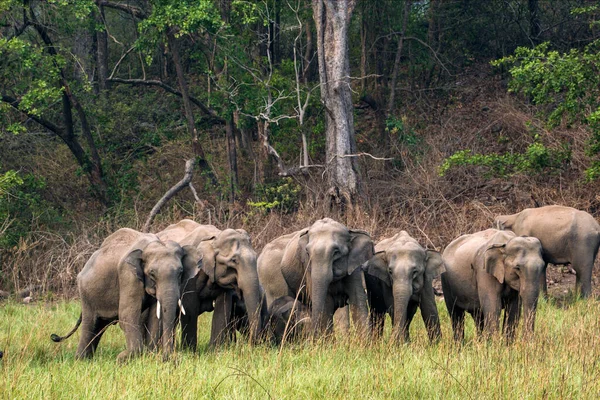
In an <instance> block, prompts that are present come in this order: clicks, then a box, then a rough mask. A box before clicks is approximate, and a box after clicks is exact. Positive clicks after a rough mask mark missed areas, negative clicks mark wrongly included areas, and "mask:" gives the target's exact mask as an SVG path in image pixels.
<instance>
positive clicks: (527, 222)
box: [495, 206, 600, 297]
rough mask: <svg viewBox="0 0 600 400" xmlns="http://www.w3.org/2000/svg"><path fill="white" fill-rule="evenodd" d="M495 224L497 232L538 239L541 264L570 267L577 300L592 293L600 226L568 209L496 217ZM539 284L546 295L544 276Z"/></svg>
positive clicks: (532, 211) (527, 210)
mask: <svg viewBox="0 0 600 400" xmlns="http://www.w3.org/2000/svg"><path fill="white" fill-rule="evenodd" d="M495 223H496V227H498V228H499V229H509V230H511V231H513V232H515V233H516V234H517V235H525V236H534V237H536V238H538V239H539V240H540V242H541V243H542V248H543V249H544V253H543V255H544V261H546V263H552V264H569V263H570V264H571V266H572V267H573V269H574V270H575V272H576V273H577V276H576V289H577V290H578V291H580V293H581V296H582V297H588V296H589V295H590V294H591V293H592V268H593V267H594V262H595V261H596V255H597V254H598V248H599V247H600V225H598V222H596V220H595V219H594V217H592V216H591V215H590V214H588V213H586V212H585V211H580V210H577V209H575V208H571V207H564V206H545V207H539V208H527V209H525V210H523V211H521V212H519V213H516V214H511V215H499V216H498V217H496V220H495ZM541 283H542V288H543V290H544V292H546V291H547V286H546V277H545V275H544V276H543V277H542V282H541Z"/></svg>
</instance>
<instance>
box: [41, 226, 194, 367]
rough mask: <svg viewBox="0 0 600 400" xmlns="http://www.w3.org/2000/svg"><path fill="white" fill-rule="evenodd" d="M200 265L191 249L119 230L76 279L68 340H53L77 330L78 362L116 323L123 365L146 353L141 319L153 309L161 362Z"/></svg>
mask: <svg viewBox="0 0 600 400" xmlns="http://www.w3.org/2000/svg"><path fill="white" fill-rule="evenodd" d="M200 268H201V260H200V258H199V257H198V255H197V250H196V249H195V248H193V247H181V246H179V245H178V244H177V243H175V242H166V243H165V242H163V241H161V240H160V239H159V238H158V237H157V236H156V235H153V234H149V233H141V232H138V231H135V230H133V229H129V228H121V229H119V230H117V231H116V232H114V233H113V234H111V235H110V236H108V237H107V238H106V239H105V240H104V242H103V243H102V245H101V246H100V248H99V249H98V250H97V251H96V252H94V253H93V254H92V256H91V257H90V259H89V260H88V261H87V263H86V264H85V266H84V267H83V269H82V270H81V272H80V273H79V274H78V275H77V284H78V287H79V295H80V297H81V304H82V307H81V315H80V316H79V320H78V321H77V324H76V325H75V327H74V328H73V330H72V331H71V332H70V333H68V334H67V335H66V336H63V337H60V336H58V335H56V334H52V336H51V338H52V340H53V341H55V342H60V341H62V340H64V339H66V338H68V337H70V336H71V335H72V334H73V333H74V332H75V331H76V330H77V328H79V325H82V327H81V331H82V332H81V337H80V339H79V345H78V347H77V353H76V357H77V358H78V359H82V358H87V357H92V356H93V354H94V352H95V351H96V348H97V347H98V343H99V342H100V339H101V338H102V334H103V333H104V331H105V328H106V327H107V326H109V325H111V324H112V323H114V322H115V321H117V320H118V322H119V324H120V326H121V329H122V330H123V331H124V333H125V339H126V350H123V351H122V352H121V353H120V354H119V355H118V360H119V361H125V360H127V359H129V358H131V357H133V356H136V355H138V354H140V353H141V352H142V351H143V347H144V328H143V320H142V317H141V315H142V313H144V312H146V313H147V310H148V309H149V308H150V307H154V310H155V313H156V316H157V318H159V319H161V325H162V345H163V352H164V355H165V357H168V355H169V354H170V353H171V352H172V351H173V347H174V333H175V327H176V321H177V314H178V312H179V311H181V312H182V313H183V312H185V310H184V309H183V308H182V307H181V291H180V289H181V286H182V285H184V284H185V282H186V281H188V280H193V279H194V277H195V276H196V275H197V274H198V273H199V271H200Z"/></svg>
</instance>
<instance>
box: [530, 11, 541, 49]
mask: <svg viewBox="0 0 600 400" xmlns="http://www.w3.org/2000/svg"><path fill="white" fill-rule="evenodd" d="M527 5H528V6H529V35H530V36H531V41H532V42H533V43H535V44H538V43H540V37H539V36H540V32H541V30H542V28H541V26H540V15H539V7H538V0H529V1H528V4H527Z"/></svg>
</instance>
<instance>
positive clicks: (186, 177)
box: [142, 158, 194, 232]
mask: <svg viewBox="0 0 600 400" xmlns="http://www.w3.org/2000/svg"><path fill="white" fill-rule="evenodd" d="M193 173H194V159H193V158H192V159H189V160H187V161H186V162H185V171H184V174H183V178H182V179H181V180H180V181H179V182H177V183H176V184H175V185H174V186H173V187H172V188H171V189H169V190H168V191H167V193H165V194H164V196H163V197H161V198H160V200H158V202H157V203H156V204H155V205H154V207H152V210H151V211H150V214H149V215H148V218H147V219H146V222H145V223H144V227H143V229H142V232H149V231H150V226H151V225H152V221H154V218H155V217H156V215H157V214H158V213H159V212H160V209H161V208H162V207H163V206H164V205H165V204H166V203H167V202H168V201H169V200H171V198H172V197H173V196H175V195H176V194H177V193H179V192H180V191H181V190H182V189H183V188H185V187H186V186H188V185H189V184H190V182H191V181H192V175H193Z"/></svg>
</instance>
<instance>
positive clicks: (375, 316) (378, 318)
mask: <svg viewBox="0 0 600 400" xmlns="http://www.w3.org/2000/svg"><path fill="white" fill-rule="evenodd" d="M369 318H370V320H371V329H372V332H373V337H374V338H380V337H382V336H383V326H384V324H385V313H381V312H379V311H375V310H373V309H371V313H370V314H369Z"/></svg>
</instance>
